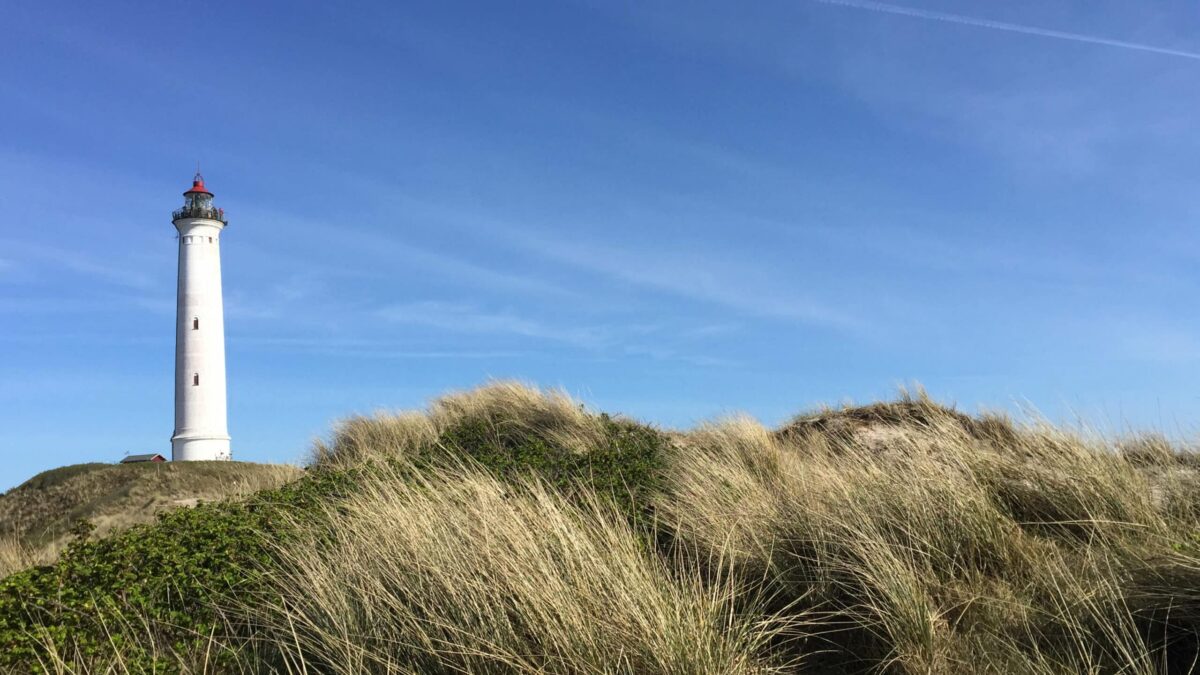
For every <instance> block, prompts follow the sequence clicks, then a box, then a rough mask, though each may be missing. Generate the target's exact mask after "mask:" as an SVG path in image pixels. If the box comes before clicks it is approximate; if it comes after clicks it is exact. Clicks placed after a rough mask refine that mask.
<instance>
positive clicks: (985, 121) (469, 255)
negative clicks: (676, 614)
mask: <svg viewBox="0 0 1200 675" xmlns="http://www.w3.org/2000/svg"><path fill="white" fill-rule="evenodd" d="M5 13H6V16H5V24H6V31H5V44H4V47H3V50H4V56H5V58H4V59H3V65H0V124H2V126H3V128H4V130H5V133H4V134H0V207H2V209H3V213H4V214H5V218H4V223H5V224H4V225H3V226H0V326H2V329H0V439H2V440H0V444H2V446H0V449H2V450H3V452H4V456H5V458H6V460H7V461H6V462H5V465H4V467H5V468H4V469H3V471H2V472H0V488H2V487H7V486H11V485H14V484H16V483H18V482H20V481H21V480H24V479H25V478H26V477H28V476H29V475H31V474H33V473H34V472H36V471H39V470H42V469H45V468H50V467H54V466H58V465H62V464H69V463H75V462H82V461H96V460H100V461H112V460H116V459H118V458H120V457H121V456H122V455H123V454H124V453H126V452H148V451H163V452H165V451H167V450H168V449H169V437H170V434H171V431H172V429H171V426H172V377H173V373H172V364H173V350H174V344H173V341H174V328H173V321H174V307H173V304H174V293H175V262H176V259H175V255H176V254H175V246H176V243H175V239H174V230H173V228H172V226H171V223H170V212H171V210H172V209H173V208H176V207H177V206H178V205H179V204H180V203H181V197H180V193H181V192H182V191H183V190H184V189H186V188H187V187H188V185H189V181H190V179H191V174H192V171H193V169H194V166H195V163H196V161H197V160H199V161H200V162H201V163H202V168H203V171H204V174H205V177H206V178H207V181H208V185H209V186H210V187H211V188H212V189H213V191H214V192H215V193H216V201H217V203H218V204H219V205H221V206H223V207H224V208H225V209H226V211H227V213H228V215H229V217H230V227H229V230H228V232H227V234H226V236H225V239H224V245H223V247H222V248H223V250H222V255H223V264H224V281H225V289H226V312H227V316H226V323H227V348H228V369H229V402H230V430H231V433H232V435H233V449H234V454H235V457H237V458H239V459H245V460H254V461H287V460H295V459H297V458H300V457H302V456H303V454H304V453H305V451H306V450H307V448H308V447H309V444H310V441H311V439H312V438H314V437H317V436H320V435H322V434H325V433H327V431H328V429H329V428H330V426H331V424H332V423H333V421H334V420H336V419H337V418H339V417H342V416H345V415H347V414H350V413H354V412H369V411H372V410H374V409H378V408H411V407H417V406H421V405H423V404H424V402H426V401H427V400H428V399H430V398H431V397H434V396H436V395H437V394H439V393H442V392H445V391H446V390H449V389H455V388H465V387H471V386H474V385H477V384H479V383H482V382H485V381H486V380H487V379H489V378H510V377H515V378H521V379H526V380H530V381H533V382H536V383H539V384H541V385H544V386H560V387H563V388H565V389H566V390H568V391H569V392H571V393H573V394H576V395H578V396H580V397H582V398H583V399H585V400H586V401H588V402H589V403H591V404H594V405H596V406H598V407H601V408H604V409H607V410H612V411H621V412H626V413H629V414H631V415H634V416H637V417H640V418H642V419H645V420H649V421H652V422H656V423H659V424H662V425H666V426H686V425H690V424H692V423H694V422H696V421H698V420H701V419H705V418H710V417H713V416H715V415H720V414H724V413H728V412H732V411H747V412H750V413H751V414H753V415H756V416H758V417H759V418H761V419H763V420H764V421H766V422H768V423H776V422H779V421H782V420H784V419H786V418H787V417H788V416H789V415H790V414H793V413H795V412H798V411H800V410H803V409H807V408H810V407H812V406H814V405H817V404H819V403H821V402H830V403H838V402H841V401H844V400H848V399H849V400H856V401H867V400H872V399H875V398H878V397H886V396H888V395H890V394H891V393H893V392H894V391H895V388H896V386H897V385H898V384H902V383H905V382H913V381H919V382H921V383H923V384H924V385H925V386H926V387H927V388H928V389H929V391H930V392H931V393H932V394H933V395H935V396H936V397H938V398H941V399H944V400H948V401H955V402H957V403H958V405H959V406H960V407H962V408H965V409H968V410H976V409H978V408H979V407H981V406H982V407H986V408H1002V409H1014V408H1016V407H1018V406H1023V405H1029V406H1033V407H1035V408H1036V409H1038V410H1040V411H1041V412H1042V413H1044V414H1046V415H1048V416H1050V417H1051V418H1053V419H1067V420H1070V419H1074V418H1075V417H1076V416H1082V417H1084V418H1086V419H1087V420H1088V421H1090V422H1092V423H1094V424H1097V425H1100V426H1103V427H1106V428H1114V429H1118V430H1119V429H1124V428H1127V427H1137V428H1144V427H1157V428H1161V429H1164V430H1165V431H1167V432H1168V433H1171V434H1174V435H1182V436H1186V437H1193V436H1194V435H1195V431H1196V428H1197V427H1196V424H1195V422H1196V420H1198V419H1200V388H1197V387H1196V386H1195V382H1196V381H1197V376H1198V375H1200V319H1198V317H1197V312H1196V309H1195V308H1196V298H1197V295H1198V291H1200V275H1198V274H1197V269H1198V268H1200V234H1198V232H1200V231H1198V229H1197V223H1198V222H1200V198H1198V197H1197V194H1198V193H1197V190H1196V185H1197V184H1198V182H1200V162H1197V160H1196V158H1197V157H1198V156H1200V154H1198V151H1200V135H1197V132H1196V127H1195V115H1196V111H1197V110H1198V109H1200V9H1198V8H1197V6H1196V5H1195V4H1194V3H1186V2H1182V1H1180V2H1149V1H1145V2H1143V1H1138V2H1133V1H1130V0H1123V1H1120V2H1098V1H1095V0H1088V1H1087V2H1082V1H1080V2H1066V1H1061V2H1060V1H1054V2H1045V1H1041V0H1039V1H1037V2H1027V1H1011V2H1003V3H1000V2H965V1H958V2H949V1H945V2H933V1H931V0H911V1H909V2H905V3H904V4H885V3H875V2H865V1H859V0H845V1H842V0H825V1H821V0H791V1H789V2H756V3H717V2H687V3H683V2H680V3H665V2H653V1H651V2H645V1H642V2H627V3H619V2H546V3H537V2H525V3H487V2H480V3H460V2H436V3H433V2H430V3H384V2H381V3H304V2H299V3H297V2H289V3H227V2H205V3H125V2H112V3H108V2H106V3H75V4H71V3H55V2H20V1H19V2H16V3H12V4H10V5H8V6H6V12H5Z"/></svg>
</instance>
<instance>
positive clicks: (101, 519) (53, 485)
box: [0, 462, 302, 576]
mask: <svg viewBox="0 0 1200 675" xmlns="http://www.w3.org/2000/svg"><path fill="white" fill-rule="evenodd" d="M301 473H302V472H301V470H300V469H299V468H298V467H294V466H287V465H276V464H251V463H247V462H189V463H180V464H172V463H153V462H144V463H137V464H98V463H93V464H76V465H73V466H64V467H61V468H58V469H53V470H51V471H45V472H43V473H40V474H38V475H36V476H34V477H33V478H30V479H29V480H27V481H25V482H24V483H22V484H21V485H19V486H17V487H15V488H13V489H11V490H9V491H8V492H5V493H4V494H2V495H0V576H2V575H3V574H4V573H6V572H7V571H11V570H13V569H15V568H14V567H12V566H3V565H4V561H3V553H2V552H3V551H7V552H9V555H10V556H12V557H14V558H15V559H17V560H20V559H22V558H21V556H25V557H26V558H29V559H32V560H42V561H49V560H53V559H54V557H55V556H56V555H57V554H58V552H59V551H60V550H61V549H62V548H63V547H64V546H66V544H67V542H68V541H70V540H71V539H72V537H73V535H72V533H71V531H72V529H73V528H74V527H75V526H76V525H77V524H78V523H79V522H80V521H82V520H86V521H88V522H89V523H91V525H92V526H93V527H94V530H95V531H94V534H95V535H96V536H105V535H107V534H109V533H111V532H117V531H120V530H122V529H125V528H127V527H129V526H131V525H137V524H142V523H151V522H154V519H155V516H156V515H157V514H159V513H160V512H162V511H166V510H169V509H174V508H178V507H179V506H190V505H194V504H197V503H199V502H208V501H217V500H221V499H225V498H226V497H230V496H235V495H248V494H253V493H255V492H258V491H259V490H264V489H267V488H271V487H275V486H278V485H281V484H283V483H285V482H287V481H290V480H294V479H295V478H297V477H298V476H299V475H300V474H301ZM13 564H15V563H13Z"/></svg>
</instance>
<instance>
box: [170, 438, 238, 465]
mask: <svg viewBox="0 0 1200 675" xmlns="http://www.w3.org/2000/svg"><path fill="white" fill-rule="evenodd" d="M231 459H233V455H232V453H231V452H230V450H229V437H228V436H176V437H175V438H172V439H171V461H172V462H212V461H229V460H231Z"/></svg>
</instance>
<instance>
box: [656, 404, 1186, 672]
mask: <svg viewBox="0 0 1200 675" xmlns="http://www.w3.org/2000/svg"><path fill="white" fill-rule="evenodd" d="M882 406H883V404H881V405H880V406H875V409H874V410H871V411H866V412H865V414H864V411H863V410H861V409H860V410H858V411H855V413H854V414H853V415H848V416H846V418H843V419H840V420H837V421H836V422H834V423H833V424H831V425H829V426H833V427H835V428H836V431H835V432H834V433H823V431H824V430H818V431H811V430H806V433H795V429H794V427H792V428H788V429H785V431H784V432H783V433H779V432H770V431H768V430H766V429H764V428H762V427H761V426H760V425H758V424H757V423H756V422H754V421H753V420H749V419H746V418H734V419H729V420H725V421H722V422H719V423H714V424H709V425H705V426H702V427H701V428H699V429H697V430H696V431H694V432H692V433H690V434H686V435H684V436H682V437H680V438H679V440H678V444H679V447H678V451H677V452H676V453H675V454H674V456H673V460H672V463H671V466H670V469H669V470H668V475H669V487H668V491H667V494H665V495H664V496H663V497H662V499H661V502H660V509H659V513H660V516H661V517H662V518H663V519H664V521H665V522H666V523H668V524H669V525H670V527H672V528H674V529H675V530H676V532H677V538H678V541H677V546H679V547H681V548H683V549H687V550H693V551H695V552H696V553H695V554H696V555H699V556H704V555H707V554H708V551H710V550H712V549H713V548H725V549H727V550H729V551H731V557H732V559H734V560H735V561H736V566H737V567H738V568H740V570H741V575H742V576H743V577H744V578H746V579H761V580H765V581H766V583H767V585H768V586H769V587H771V588H772V589H773V590H774V591H775V592H776V593H777V594H780V595H782V596H783V597H792V598H801V597H803V598H805V599H806V600H805V604H806V605H808V606H809V608H810V610H813V611H811V612H810V614H809V616H808V619H807V622H808V623H807V630H808V632H810V633H813V634H816V635H818V636H824V637H821V638H819V639H817V640H814V641H811V642H810V644H809V648H810V649H815V648H817V646H818V645H819V644H820V643H821V641H824V642H825V643H826V645H827V646H828V647H829V648H830V649H831V650H832V652H831V654H830V656H831V658H828V659H826V660H825V661H824V662H823V667H824V668H833V667H834V664H835V663H838V662H840V663H841V664H842V665H845V662H846V661H852V660H858V661H859V662H858V663H857V664H854V665H853V666H852V667H858V668H862V667H870V666H879V665H880V664H883V665H884V666H885V669H886V670H888V671H890V672H903V673H977V672H995V673H1063V672H1085V673H1091V672H1123V673H1156V672H1164V671H1169V672H1190V669H1191V668H1192V667H1193V665H1194V664H1192V663H1191V659H1192V658H1194V656H1195V654H1196V645H1197V635H1196V631H1197V629H1198V628H1200V621H1198V619H1200V614H1198V610H1200V566H1198V565H1197V557H1196V553H1197V549H1196V547H1195V543H1196V539H1195V537H1196V533H1197V523H1196V521H1195V519H1194V518H1187V517H1183V518H1181V517H1180V514H1181V513H1185V512H1186V511H1185V510H1182V509H1178V508H1175V507H1173V506H1172V505H1171V504H1170V503H1169V502H1170V500H1165V501H1164V500H1156V499H1154V497H1153V495H1154V492H1155V485H1154V484H1153V481H1152V480H1151V478H1150V477H1149V476H1148V475H1147V474H1146V473H1144V472H1142V471H1141V470H1139V468H1138V464H1139V462H1133V461H1130V460H1129V459H1127V458H1126V457H1124V456H1122V455H1121V454H1118V453H1115V452H1112V451H1111V449H1109V448H1105V447H1101V446H1098V445H1095V444H1092V443H1089V442H1086V441H1084V440H1082V439H1080V438H1078V437H1077V436H1075V435H1072V434H1070V433H1067V432H1064V431H1061V430H1058V429H1054V428H1052V427H1048V426H1045V425H1039V426H1036V427H1034V428H1030V429H1024V430H1018V429H1014V428H1012V427H1011V426H1007V425H1001V424H1000V422H999V421H998V420H993V421H990V422H988V423H986V425H981V424H979V423H978V422H975V423H972V424H964V423H963V420H962V418H961V416H960V415H959V414H957V413H954V412H953V411H949V410H946V409H944V408H941V407H940V406H936V405H935V404H932V403H931V402H929V401H928V400H924V399H918V400H913V399H908V400H902V401H900V402H899V403H898V405H897V408H899V409H898V410H895V409H893V410H885V409H883V408H882ZM914 412H916V413H919V414H917V415H914V414H913V413H914ZM879 413H886V414H887V415H890V417H887V416H883V417H881V415H880V414H879ZM831 415H834V414H832V413H826V419H829V417H830V416H831ZM864 417H868V418H871V419H870V421H868V422H866V423H863V421H862V419H863V418H864ZM914 419H919V422H918V423H914ZM880 425H882V427H883V428H884V429H886V428H887V427H889V426H894V427H898V431H901V432H903V433H891V434H882V436H883V437H885V438H886V439H887V440H886V442H884V443H883V444H882V446H881V443H880V441H879V438H880V436H881V433H880V431H881V428H880ZM827 428H828V427H827ZM1195 489H1196V487H1195V484H1194V482H1192V483H1191V485H1190V487H1188V488H1186V489H1180V486H1175V487H1174V488H1173V490H1174V493H1175V494H1182V493H1186V492H1187V491H1188V490H1190V491H1191V492H1192V493H1193V494H1194V492H1195Z"/></svg>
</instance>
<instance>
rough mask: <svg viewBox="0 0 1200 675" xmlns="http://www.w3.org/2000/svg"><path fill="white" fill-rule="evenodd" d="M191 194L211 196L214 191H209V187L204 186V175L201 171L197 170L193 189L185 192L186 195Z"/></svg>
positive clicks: (193, 180) (193, 179)
mask: <svg viewBox="0 0 1200 675" xmlns="http://www.w3.org/2000/svg"><path fill="white" fill-rule="evenodd" d="M190 194H205V195H208V196H210V197H211V196H212V193H211V192H209V191H208V188H206V187H204V176H201V175H200V172H199V171H197V172H196V175H195V177H193V178H192V189H190V190H188V191H187V192H185V193H183V196H184V197H186V196H188V195H190Z"/></svg>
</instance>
